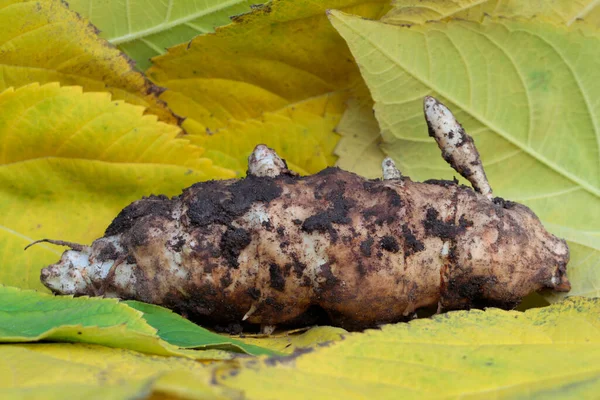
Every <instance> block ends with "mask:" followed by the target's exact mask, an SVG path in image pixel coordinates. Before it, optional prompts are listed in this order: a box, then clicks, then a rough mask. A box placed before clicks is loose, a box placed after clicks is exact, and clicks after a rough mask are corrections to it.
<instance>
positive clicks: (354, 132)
mask: <svg viewBox="0 0 600 400" xmlns="http://www.w3.org/2000/svg"><path fill="white" fill-rule="evenodd" d="M335 131H336V132H337V133H339V134H340V135H342V138H341V139H340V141H339V143H338V145H337V147H336V148H335V152H334V153H335V155H337V156H338V157H339V158H338V161H337V164H336V165H337V166H338V167H340V168H342V169H345V170H346V171H352V172H354V173H357V174H359V175H361V176H365V177H367V178H372V179H375V178H381V176H382V175H381V174H382V171H381V162H382V161H383V159H384V158H385V154H384V153H383V151H382V150H381V149H380V147H379V145H380V142H381V135H380V134H379V124H378V123H377V120H376V119H375V116H374V115H373V101H372V100H371V98H370V97H368V96H362V97H359V98H353V99H350V101H349V104H348V108H347V109H346V111H345V112H344V116H343V117H342V120H341V121H340V123H339V125H338V126H337V127H336V128H335Z"/></svg>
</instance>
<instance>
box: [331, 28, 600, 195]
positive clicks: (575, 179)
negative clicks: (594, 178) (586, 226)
mask: <svg viewBox="0 0 600 400" xmlns="http://www.w3.org/2000/svg"><path fill="white" fill-rule="evenodd" d="M336 18H337V19H338V21H340V22H341V23H343V24H344V25H345V26H346V27H348V29H350V30H351V31H353V32H354V33H355V34H357V35H358V36H359V37H361V38H362V39H363V40H364V41H366V42H368V43H370V44H371V45H372V46H373V47H375V48H376V49H377V50H378V51H379V52H380V53H381V54H383V55H384V56H385V57H387V58H388V59H389V60H390V61H391V62H392V63H393V64H395V65H396V66H398V68H401V69H402V70H404V71H405V72H406V73H408V74H409V75H411V76H412V77H413V78H414V79H416V80H417V81H419V82H421V83H422V84H423V85H425V86H427V87H429V88H435V85H434V84H433V83H431V82H429V81H428V80H427V79H424V78H421V77H419V76H418V75H417V74H415V73H413V72H412V71H410V70H409V69H408V68H405V67H404V66H402V65H401V64H400V62H399V61H398V60H396V59H395V58H394V57H393V55H391V54H389V53H388V52H387V51H385V50H384V49H383V48H381V47H380V46H379V45H378V44H377V43H375V42H373V41H372V40H369V38H367V37H366V36H365V35H363V34H362V33H361V32H360V31H358V30H357V29H355V28H354V27H353V26H351V25H350V24H348V23H347V22H346V21H345V20H344V19H342V18H339V17H337V16H336ZM434 90H435V91H436V92H437V93H439V94H440V95H441V96H443V97H444V98H446V99H449V100H450V101H451V102H452V103H454V104H456V105H457V106H458V107H460V108H461V109H463V110H465V111H466V112H467V113H469V115H471V116H473V118H475V119H477V120H478V121H479V122H480V123H481V124H482V125H484V126H487V127H488V128H489V129H490V130H491V131H492V132H494V133H496V134H497V135H498V136H500V137H502V138H503V139H504V140H506V141H508V142H509V143H511V144H513V145H515V146H517V147H518V148H520V149H522V150H523V151H524V152H526V153H527V154H529V155H530V156H531V157H533V158H535V159H536V160H538V161H540V162H541V163H543V164H544V165H546V166H547V167H548V168H550V169H552V170H553V171H555V172H556V173H558V174H559V175H562V176H564V177H565V178H567V179H569V180H571V181H572V182H574V183H576V184H578V185H579V186H581V187H582V188H583V189H585V190H586V191H588V192H590V193H591V194H593V195H595V196H597V197H600V189H597V188H595V187H593V186H592V185H591V184H589V183H588V182H586V181H584V180H582V179H581V178H579V177H578V176H576V175H574V174H572V173H570V172H569V171H567V170H565V169H564V168H562V167H561V166H560V165H557V164H555V163H554V162H552V161H550V160H548V159H547V158H546V157H545V156H543V155H541V154H539V153H538V152H536V151H535V150H534V149H532V148H530V147H529V146H527V145H525V144H523V143H521V142H520V141H518V140H516V139H514V138H512V137H511V136H510V135H509V134H508V133H506V132H504V131H503V130H502V129H500V128H498V127H496V126H495V125H494V124H493V123H492V122H491V121H488V120H487V119H486V118H485V117H484V116H481V115H479V114H478V113H476V112H473V111H470V109H469V107H467V106H465V105H464V104H462V102H460V101H457V100H454V97H453V96H450V95H448V94H447V93H445V92H444V91H442V90H439V89H437V88H435V89H434Z"/></svg>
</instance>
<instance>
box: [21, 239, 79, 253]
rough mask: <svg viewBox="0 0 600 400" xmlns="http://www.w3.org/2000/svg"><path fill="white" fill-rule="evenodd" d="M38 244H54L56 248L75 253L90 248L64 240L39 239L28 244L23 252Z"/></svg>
mask: <svg viewBox="0 0 600 400" xmlns="http://www.w3.org/2000/svg"><path fill="white" fill-rule="evenodd" d="M38 243H50V244H55V245H57V246H67V247H70V248H71V249H73V250H76V251H84V250H85V249H87V248H89V247H90V246H86V245H84V244H79V243H75V242H67V241H65V240H55V239H40V240H36V241H35V242H31V243H29V244H28V245H27V246H25V248H24V249H23V250H27V249H28V248H30V247H31V246H34V245H36V244H38Z"/></svg>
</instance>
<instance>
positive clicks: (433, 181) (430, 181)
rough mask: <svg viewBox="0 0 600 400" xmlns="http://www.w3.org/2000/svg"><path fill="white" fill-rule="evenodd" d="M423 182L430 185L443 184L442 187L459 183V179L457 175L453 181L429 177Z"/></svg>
mask: <svg viewBox="0 0 600 400" xmlns="http://www.w3.org/2000/svg"><path fill="white" fill-rule="evenodd" d="M423 183H427V184H430V185H438V186H442V187H451V186H457V185H458V179H456V177H454V179H453V180H451V181H449V180H446V179H427V180H426V181H424V182H423Z"/></svg>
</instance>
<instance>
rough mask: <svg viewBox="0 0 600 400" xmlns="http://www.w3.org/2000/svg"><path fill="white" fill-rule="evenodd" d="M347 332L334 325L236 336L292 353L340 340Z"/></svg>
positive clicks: (241, 339)
mask: <svg viewBox="0 0 600 400" xmlns="http://www.w3.org/2000/svg"><path fill="white" fill-rule="evenodd" d="M347 333H348V332H347V331H346V330H345V329H342V328H337V327H334V326H317V327H314V328H311V329H309V330H307V331H306V332H302V333H297V332H295V331H289V332H282V333H276V334H273V335H268V336H267V337H264V335H254V336H253V335H241V336H235V337H234V338H235V339H237V340H240V341H242V342H244V343H247V344H254V345H256V346H261V347H265V348H267V349H271V350H276V351H279V352H282V353H285V354H291V353H293V352H294V351H296V350H297V349H303V348H307V347H312V346H316V345H318V344H320V343H327V342H332V341H335V340H340V339H342V337H343V335H345V334H347Z"/></svg>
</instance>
